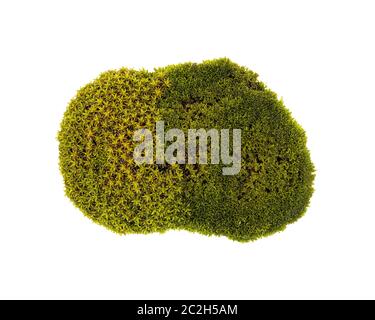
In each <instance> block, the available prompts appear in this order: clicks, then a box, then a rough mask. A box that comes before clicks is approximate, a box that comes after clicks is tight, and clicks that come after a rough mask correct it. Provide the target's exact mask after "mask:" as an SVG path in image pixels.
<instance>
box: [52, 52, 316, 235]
mask: <svg viewBox="0 0 375 320" xmlns="http://www.w3.org/2000/svg"><path fill="white" fill-rule="evenodd" d="M158 120H164V121H165V124H166V130H168V129H169V128H178V129H182V130H183V131H185V132H186V131H187V130H188V129H190V128H195V129H199V128H205V129H211V128H216V129H224V128H225V129H241V130H242V167H241V171H240V173H239V174H237V175H233V176H225V175H223V174H222V171H221V170H222V166H223V165H221V164H219V165H189V164H186V165H177V164H176V165H168V164H166V165H157V164H150V165H136V164H135V163H134V160H133V151H134V148H135V147H136V142H134V141H133V133H134V131H135V130H137V129H141V128H148V129H149V130H151V131H153V132H154V131H155V123H156V121H158ZM58 140H59V142H60V145H59V149H60V169H61V172H62V175H63V177H64V182H65V190H66V194H67V196H68V197H69V198H70V199H71V200H72V201H73V203H74V204H75V205H76V206H77V207H78V208H79V209H80V210H81V211H82V212H83V213H84V214H85V215H87V216H88V217H90V218H91V219H92V220H93V221H95V222H97V223H99V224H102V225H104V226H106V227H107V228H109V229H111V230H113V231H115V232H118V233H121V234H128V233H150V232H164V231H166V230H169V229H186V230H190V231H194V232H199V233H203V234H206V235H219V236H222V235H223V236H226V237H228V238H230V239H233V240H237V241H241V242H246V241H249V240H255V239H257V238H259V237H262V236H266V235H269V234H272V233H274V232H277V231H280V230H283V229H284V228H285V226H286V225H287V224H289V223H292V222H294V221H296V220H297V219H298V218H300V217H301V216H302V215H303V214H304V212H305V211H306V208H307V206H308V204H309V199H310V197H311V195H312V193H313V187H312V185H313V179H314V167H313V164H312V162H311V159H310V155H309V152H308V150H307V148H306V135H305V132H304V131H303V129H302V128H301V127H300V126H299V125H298V124H297V123H296V121H295V120H294V119H293V118H292V116H291V115H290V113H289V111H288V110H287V109H286V108H285V106H284V105H283V103H282V102H281V101H280V100H279V99H278V98H277V96H276V94H275V93H273V92H272V91H270V90H269V89H267V88H266V86H265V85H264V84H263V83H261V82H259V81H258V80H257V74H256V73H254V72H252V71H250V70H248V69H246V68H244V67H240V66H238V65H237V64H235V63H233V62H231V61H230V60H228V59H216V60H211V61H205V62H203V63H200V64H196V63H185V64H179V65H171V66H168V67H165V68H159V69H156V70H155V71H154V72H148V71H145V70H140V71H137V70H130V69H125V68H122V69H120V70H117V71H108V72H105V73H103V74H101V75H100V76H99V77H98V78H97V79H95V80H94V81H93V82H91V83H89V84H88V85H86V86H84V87H83V88H81V89H80V90H79V91H78V93H77V95H76V96H75V97H74V98H73V99H72V101H71V102H70V104H69V106H68V108H67V111H66V112H65V115H64V118H63V121H62V124H61V130H60V131H59V133H58Z"/></svg>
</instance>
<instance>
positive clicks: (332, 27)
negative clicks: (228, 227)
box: [0, 0, 375, 299]
mask: <svg viewBox="0 0 375 320" xmlns="http://www.w3.org/2000/svg"><path fill="white" fill-rule="evenodd" d="M374 15H375V7H374V2H373V1H358V0H355V1H249V0H247V1H234V0H231V1H225V2H224V1H218V0H215V1H202V0H199V1H195V0H188V1H186V0H184V1H175V0H171V1H163V0H158V1H155V0H152V1H100V2H99V1H92V0H91V1H67V0H65V1H59V2H58V1H38V0H36V1H17V0H16V1H1V4H0V58H1V59H0V97H1V102H0V146H1V149H0V150H1V151H0V152H1V155H0V170H1V176H0V197H1V198H0V199H1V201H0V298H6V299H8V298H36V299H42V298H49V299H55V298H62V299H65V298H72V299H76V298H85V299H86V298H104V299H109V298H114V299H118V298H121V299H146V298H155V299H164V298H169V299H179V298H195V299H201V298H202V299H203V298H205V299H219V298H222V299H232V298H233V299H235V298H240V299H263V298H270V299H276V298H285V299H292V298H296V299H307V298H312V299H317V298H322V299H326V298H375V289H374V288H375V272H374V269H375V254H374V245H375V231H374V229H375V208H374V196H375V194H374V191H375V188H374V182H375V175H374V165H375V161H374V160H375V159H374V147H375V146H374V137H375V134H374V133H375V132H374V124H373V122H374V115H375V112H374V108H375V106H374V101H375V96H374V77H375V63H374V57H375V46H374V43H375V42H374V32H375V19H374ZM223 56H226V57H229V58H230V59H232V60H233V61H235V62H237V63H239V64H241V65H245V66H247V67H249V68H250V69H252V70H254V71H256V72H257V73H259V74H260V79H261V80H262V81H264V82H265V83H266V84H267V85H268V86H269V87H270V88H271V89H273V90H274V91H276V92H278V94H279V95H280V97H282V98H283V99H284V102H285V104H286V105H287V107H288V108H289V109H290V110H291V111H292V114H293V115H294V117H295V118H296V119H297V120H298V122H299V123H300V124H301V125H302V126H303V127H304V128H305V130H306V132H307V134H308V138H309V140H308V147H309V148H310V150H311V155H312V158H313V161H314V163H315V165H316V168H317V177H316V182H315V188H316V192H315V194H314V196H313V198H312V201H311V206H310V208H309V210H308V212H307V214H306V216H305V217H304V218H302V219H301V220H299V221H298V222H297V223H295V224H293V225H291V226H289V227H288V228H287V230H286V231H284V232H282V233H279V234H276V235H274V236H272V237H268V238H266V239H261V240H259V241H256V242H253V243H247V244H240V243H236V242H232V241H230V240H227V239H226V238H216V237H205V236H201V235H198V234H192V233H188V232H176V231H174V232H169V233H167V234H164V235H158V234H155V235H148V236H144V235H129V236H123V237H121V236H118V235H115V234H113V233H111V232H109V231H107V230H106V229H104V228H102V227H100V226H97V225H95V224H93V223H92V222H91V221H90V220H88V219H87V218H85V217H83V215H82V214H81V213H80V212H79V211H78V210H77V209H75V207H74V206H73V205H72V204H71V203H70V201H69V200H68V199H67V198H66V197H65V196H64V188H63V183H62V178H61V176H60V173H59V170H58V144H57V141H56V133H57V131H58V128H59V123H60V121H61V119H62V116H63V113H64V111H65V108H66V105H67V103H68V102H69V100H70V99H71V98H72V97H73V96H74V94H75V92H76V90H77V89H79V88H80V87H81V86H82V85H84V84H85V83H87V82H88V81H90V80H92V79H93V78H95V77H96V76H97V75H98V74H99V73H100V72H102V71H105V70H107V69H111V68H119V67H121V66H126V67H131V68H141V67H145V68H148V69H150V70H152V69H153V68H154V67H158V66H164V65H168V64H172V63H180V62H186V61H196V62H200V61H202V60H206V59H211V58H218V57H223Z"/></svg>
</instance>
